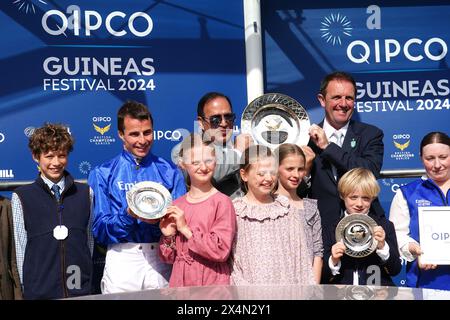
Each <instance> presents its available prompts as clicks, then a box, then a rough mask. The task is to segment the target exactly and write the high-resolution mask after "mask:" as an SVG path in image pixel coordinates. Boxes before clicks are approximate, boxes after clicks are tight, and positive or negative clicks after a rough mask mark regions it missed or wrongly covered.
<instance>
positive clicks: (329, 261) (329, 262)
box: [328, 256, 341, 276]
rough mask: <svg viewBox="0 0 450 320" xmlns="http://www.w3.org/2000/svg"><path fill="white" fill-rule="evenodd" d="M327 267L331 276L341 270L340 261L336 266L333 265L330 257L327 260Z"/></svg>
mask: <svg viewBox="0 0 450 320" xmlns="http://www.w3.org/2000/svg"><path fill="white" fill-rule="evenodd" d="M328 267H329V268H330V270H331V274H332V275H333V276H335V275H337V274H339V270H340V269H341V261H339V262H338V264H337V265H334V264H333V261H332V260H331V256H330V258H329V259H328Z"/></svg>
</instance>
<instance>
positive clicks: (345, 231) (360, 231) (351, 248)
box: [335, 214, 378, 258]
mask: <svg viewBox="0 0 450 320" xmlns="http://www.w3.org/2000/svg"><path fill="white" fill-rule="evenodd" d="M376 226H377V223H376V222H375V220H373V219H372V218H371V217H369V216H368V215H366V214H350V215H348V216H346V217H344V218H342V219H341V221H339V223H338V225H337V227H336V232H335V235H336V242H339V241H343V242H344V244H345V247H346V249H345V253H346V254H347V255H349V256H351V257H354V258H362V257H366V256H368V255H369V254H371V253H372V252H374V251H375V249H376V248H377V245H378V241H377V240H375V238H374V237H373V228H374V227H376Z"/></svg>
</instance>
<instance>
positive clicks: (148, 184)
mask: <svg viewBox="0 0 450 320" xmlns="http://www.w3.org/2000/svg"><path fill="white" fill-rule="evenodd" d="M127 203H128V207H129V208H130V210H131V211H133V213H134V214H135V215H136V216H138V217H139V218H144V219H159V218H162V217H163V216H164V215H165V214H166V210H167V207H168V206H169V205H170V204H171V203H172V196H171V194H170V192H169V190H167V189H166V188H165V187H164V186H163V185H161V184H159V183H156V182H152V181H142V182H139V183H136V184H135V185H134V186H133V188H131V190H129V191H128V192H127Z"/></svg>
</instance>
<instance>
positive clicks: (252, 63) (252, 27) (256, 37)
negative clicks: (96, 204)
mask: <svg viewBox="0 0 450 320" xmlns="http://www.w3.org/2000/svg"><path fill="white" fill-rule="evenodd" d="M243 1H244V26H245V61H246V64H247V102H248V103H250V102H251V101H253V100H254V99H256V98H257V97H259V96H261V95H262V94H264V76H263V60H262V41H261V6H260V0H243Z"/></svg>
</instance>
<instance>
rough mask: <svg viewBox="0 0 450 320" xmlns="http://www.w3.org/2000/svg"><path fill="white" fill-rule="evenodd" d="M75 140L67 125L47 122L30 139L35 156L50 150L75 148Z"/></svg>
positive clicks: (68, 150)
mask: <svg viewBox="0 0 450 320" xmlns="http://www.w3.org/2000/svg"><path fill="white" fill-rule="evenodd" d="M73 144H74V140H73V138H72V136H71V135H70V133H69V132H68V131H67V127H66V126H64V125H62V124H52V123H45V124H44V125H43V126H42V127H41V128H38V129H36V130H35V131H34V133H33V135H32V136H31V137H30V139H29V141H28V148H30V150H31V153H32V154H33V156H39V155H40V154H42V153H47V152H49V151H66V152H67V153H69V152H71V151H72V150H73Z"/></svg>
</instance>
